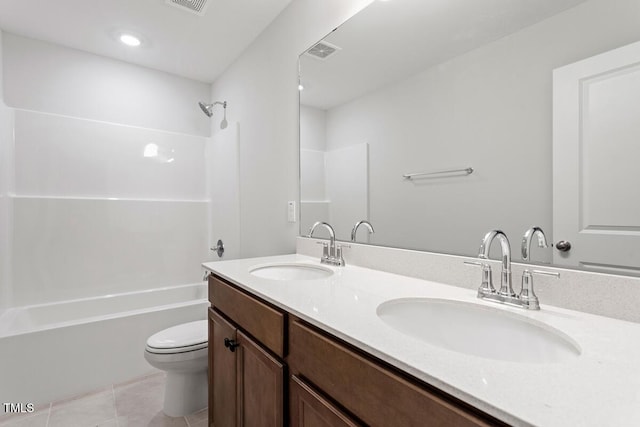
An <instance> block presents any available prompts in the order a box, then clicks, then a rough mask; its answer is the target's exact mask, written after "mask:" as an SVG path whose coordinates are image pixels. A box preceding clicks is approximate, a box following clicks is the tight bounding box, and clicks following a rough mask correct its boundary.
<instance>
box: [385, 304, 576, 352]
mask: <svg viewBox="0 0 640 427" xmlns="http://www.w3.org/2000/svg"><path fill="white" fill-rule="evenodd" d="M377 314H378V317H380V318H381V319H382V320H383V321H384V322H385V323H387V324H388V325H389V326H391V327H392V328H393V329H395V330H397V331H398V332H401V333H403V334H406V335H409V336H411V337H413V338H417V339H419V340H421V341H424V342H426V343H428V344H431V345H434V346H438V347H441V348H445V349H447V350H452V351H455V352H458V353H465V354H468V355H473V356H479V357H484V358H488V359H496V360H504V361H509V362H521V363H554V362H564V361H570V360H573V359H575V358H576V357H578V356H580V347H579V346H578V344H577V343H575V342H574V341H573V340H572V339H571V338H569V337H568V336H566V335H565V334H564V333H562V332H560V331H558V330H557V329H554V328H552V327H550V326H548V325H546V324H545V323H542V322H539V321H535V320H532V319H529V318H527V317H524V316H519V315H517V314H513V313H511V312H509V311H506V310H501V309H498V308H492V307H486V306H484V305H480V304H473V303H466V302H460V301H452V300H445V299H431V298H407V299H397V300H391V301H387V302H384V303H382V304H380V305H379V306H378V309H377Z"/></svg>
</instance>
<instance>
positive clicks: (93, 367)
mask: <svg viewBox="0 0 640 427" xmlns="http://www.w3.org/2000/svg"><path fill="white" fill-rule="evenodd" d="M208 305H209V303H208V301H207V287H206V283H204V282H202V283H196V284H191V285H181V286H172V287H166V288H157V289H151V290H145V291H136V292H126V293H120V294H116V295H107V296H102V297H95V298H83V299H77V300H69V301H61V302H56V303H50V304H38V305H31V306H25V307H17V308H11V309H8V310H5V311H3V312H2V313H1V314H0V402H12V403H34V404H35V405H36V406H38V405H42V404H46V403H48V402H52V401H56V400H59V399H64V398H67V397H71V396H74V395H78V394H81V393H85V392H88V391H91V390H94V389H98V388H101V387H105V386H108V385H110V384H113V383H118V382H122V381H126V380H127V379H130V378H134V377H137V376H141V375H144V374H146V373H150V372H154V368H152V367H151V366H150V365H149V364H148V363H147V362H146V360H145V359H144V347H145V342H146V340H147V338H148V337H149V336H150V335H152V334H153V333H155V332H157V331H159V330H162V329H165V328H168V327H169V326H173V325H177V324H179V323H184V322H191V321H194V320H203V319H206V318H207V307H208Z"/></svg>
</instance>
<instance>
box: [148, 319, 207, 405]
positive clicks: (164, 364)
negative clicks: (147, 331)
mask: <svg viewBox="0 0 640 427" xmlns="http://www.w3.org/2000/svg"><path fill="white" fill-rule="evenodd" d="M207 334H208V327H207V321H206V320H198V321H195V322H189V323H183V324H182V325H177V326H173V327H171V328H167V329H165V330H163V331H160V332H158V333H156V334H154V335H152V336H151V337H149V339H148V340H147V346H146V348H145V351H144V358H145V359H147V362H149V363H150V364H151V366H153V367H155V368H158V369H161V370H163V371H166V372H167V382H166V385H165V390H164V409H163V411H164V413H165V414H167V415H168V416H170V417H183V416H185V415H189V414H193V413H194V412H197V411H199V410H201V409H204V408H205V407H206V406H207V340H208V336H207Z"/></svg>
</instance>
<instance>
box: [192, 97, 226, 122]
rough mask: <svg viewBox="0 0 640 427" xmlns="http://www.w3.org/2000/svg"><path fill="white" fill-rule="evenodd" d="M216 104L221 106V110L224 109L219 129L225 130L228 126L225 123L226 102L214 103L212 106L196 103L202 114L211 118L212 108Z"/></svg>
mask: <svg viewBox="0 0 640 427" xmlns="http://www.w3.org/2000/svg"><path fill="white" fill-rule="evenodd" d="M216 104H220V105H222V108H224V117H223V119H222V121H221V122H220V129H225V128H226V127H227V125H228V124H229V123H228V122H227V101H216V102H214V103H213V104H205V103H204V102H198V105H199V106H200V109H201V110H202V112H203V113H205V114H206V115H207V117H211V116H213V106H214V105H216Z"/></svg>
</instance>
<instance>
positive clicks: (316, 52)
mask: <svg viewBox="0 0 640 427" xmlns="http://www.w3.org/2000/svg"><path fill="white" fill-rule="evenodd" d="M339 50H342V48H340V47H338V46H336V45H333V44H331V43H327V42H325V41H322V42H320V43H317V44H316V45H314V46H313V47H312V48H311V49H309V50H307V51H306V52H305V55H309V56H312V57H314V58H316V59H319V60H321V61H326V60H327V59H328V58H329V57H330V56H333V55H334V54H335V53H336V52H337V51H339Z"/></svg>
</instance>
